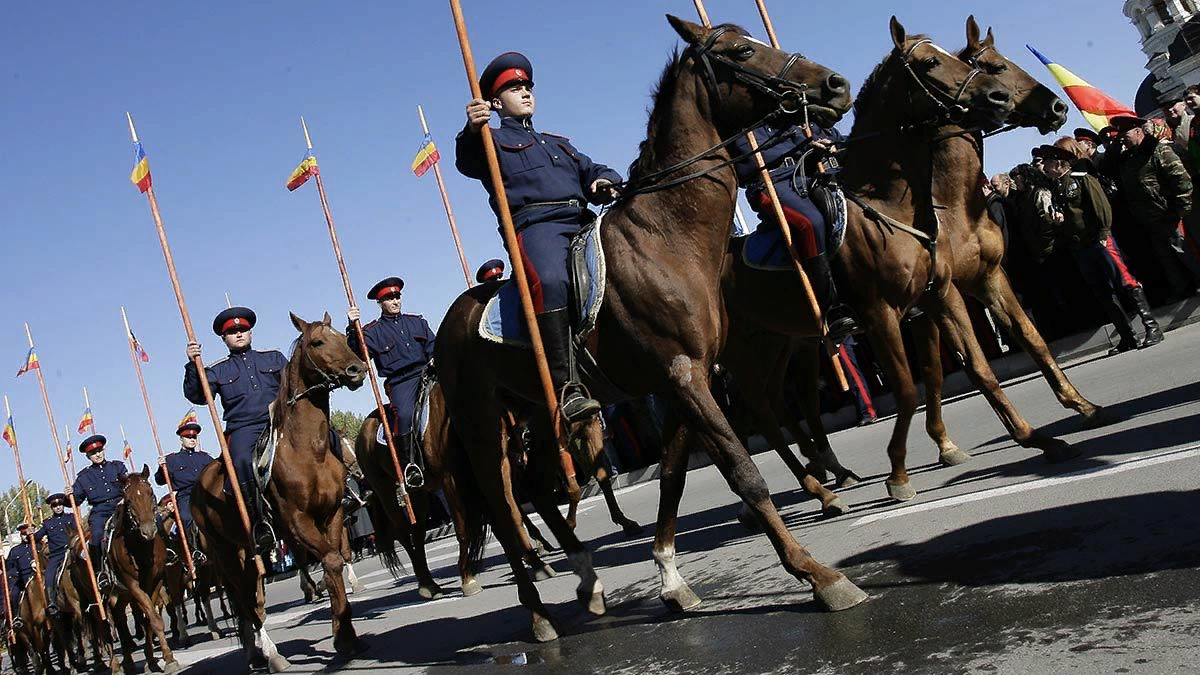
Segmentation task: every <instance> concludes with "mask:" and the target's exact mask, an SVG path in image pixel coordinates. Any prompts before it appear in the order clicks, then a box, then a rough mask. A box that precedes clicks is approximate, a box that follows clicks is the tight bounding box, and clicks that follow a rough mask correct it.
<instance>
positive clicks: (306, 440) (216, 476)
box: [192, 313, 366, 672]
mask: <svg viewBox="0 0 1200 675" xmlns="http://www.w3.org/2000/svg"><path fill="white" fill-rule="evenodd" d="M291 318H292V325H294V326H295V327H296V330H297V331H299V332H300V337H299V338H297V340H296V343H295V346H294V347H293V350H292V355H291V359H290V361H289V363H288V366H287V368H286V369H285V370H284V374H283V380H282V382H281V384H280V387H279V396H278V398H276V400H275V402H274V403H273V404H272V406H273V407H272V410H273V415H274V416H273V418H272V423H271V429H270V432H269V433H271V434H273V435H274V438H275V461H274V464H273V467H272V472H271V479H270V482H269V483H268V485H267V488H266V497H267V501H268V503H269V504H270V505H271V509H272V510H273V511H274V513H275V520H276V522H277V523H279V524H280V525H281V526H282V527H281V535H282V536H283V538H284V540H285V541H286V542H287V544H288V546H289V548H291V549H292V550H293V551H297V552H303V555H306V556H309V557H311V558H313V559H316V560H320V561H321V563H322V566H323V567H324V572H325V584H326V586H327V587H328V589H329V594H330V603H331V605H332V612H331V613H332V619H333V638H334V639H333V644H334V649H336V650H337V652H338V654H341V655H351V654H355V653H357V652H359V651H360V650H361V648H362V645H361V643H360V641H359V640H358V636H357V635H356V634H355V632H354V626H353V624H352V623H351V617H350V604H349V603H348V602H347V601H346V588H345V585H344V584H343V582H342V567H343V564H344V561H343V559H342V553H341V544H342V535H343V530H344V526H343V524H344V516H343V509H342V496H343V491H344V489H345V480H346V467H345V465H344V464H342V462H341V461H340V460H339V459H338V458H337V456H336V454H335V453H334V452H332V450H333V447H332V445H331V437H330V436H331V435H330V433H329V432H330V425H329V396H330V392H331V391H332V390H333V389H336V388H339V387H348V388H350V389H357V388H358V387H360V386H362V383H363V380H364V379H365V376H366V364H364V363H363V362H362V360H360V359H359V358H358V357H357V356H356V355H355V354H354V352H353V351H351V350H350V347H349V346H348V345H347V344H346V336H345V335H342V334H341V333H339V332H338V331H336V330H334V329H333V328H332V327H331V326H330V323H331V320H330V318H329V314H328V313H326V314H325V317H324V320H322V321H318V322H315V323H308V322H306V321H304V320H303V319H301V318H300V317H298V316H296V315H295V314H292V315H291ZM224 485H225V468H224V464H223V463H222V462H213V463H212V464H210V465H209V466H208V467H207V468H205V469H204V471H203V473H201V474H200V480H199V482H198V484H197V486H196V488H195V489H194V490H193V492H192V517H193V518H194V519H195V521H196V524H197V527H198V528H199V531H200V534H201V537H200V539H201V546H202V548H203V550H204V551H205V553H206V554H207V555H208V558H209V561H210V563H211V564H213V565H214V566H215V567H216V570H217V572H218V574H220V576H221V579H222V580H223V582H224V584H225V589H226V591H227V593H228V596H229V600H230V603H231V604H232V605H233V610H234V613H235V614H236V615H237V617H238V619H239V627H238V635H239V637H240V639H241V640H242V645H243V648H244V651H245V654H246V659H247V662H248V663H249V665H250V666H251V667H258V666H261V665H263V663H264V662H265V664H266V665H267V667H269V668H270V670H271V672H279V671H280V670H283V669H285V668H287V667H288V666H289V665H290V664H289V663H288V661H287V659H286V658H284V657H283V656H282V655H281V654H280V653H279V651H278V650H277V649H276V647H275V643H274V642H273V641H272V640H271V638H270V636H269V635H268V634H267V630H266V623H265V622H266V609H265V602H266V590H265V587H264V585H263V578H262V577H261V576H260V575H259V574H258V570H257V569H256V567H255V565H254V562H253V557H252V556H253V554H252V552H251V551H250V550H249V548H248V546H249V542H248V541H247V540H246V533H245V530H244V529H243V528H242V524H241V521H240V516H239V515H238V512H237V508H236V505H235V504H234V503H233V499H232V498H231V497H229V496H228V495H226V494H225V490H224Z"/></svg>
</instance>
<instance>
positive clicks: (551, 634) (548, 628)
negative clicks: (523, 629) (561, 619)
mask: <svg viewBox="0 0 1200 675" xmlns="http://www.w3.org/2000/svg"><path fill="white" fill-rule="evenodd" d="M533 639H534V641H535V642H553V641H555V640H557V639H558V631H556V630H554V624H552V623H550V619H546V618H541V617H537V618H534V620H533Z"/></svg>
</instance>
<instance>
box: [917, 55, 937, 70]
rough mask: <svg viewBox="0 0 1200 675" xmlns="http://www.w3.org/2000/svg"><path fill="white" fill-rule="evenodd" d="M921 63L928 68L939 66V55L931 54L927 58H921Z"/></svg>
mask: <svg viewBox="0 0 1200 675" xmlns="http://www.w3.org/2000/svg"><path fill="white" fill-rule="evenodd" d="M920 63H921V65H922V66H925V67H926V68H933V67H935V66H937V64H938V57H936V56H930V57H929V58H927V59H921V61H920Z"/></svg>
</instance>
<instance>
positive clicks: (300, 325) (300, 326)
mask: <svg viewBox="0 0 1200 675" xmlns="http://www.w3.org/2000/svg"><path fill="white" fill-rule="evenodd" d="M288 316H290V317H292V325H293V326H295V327H296V330H298V331H300V332H301V333H303V332H304V329H305V328H307V327H308V323H307V322H305V321H304V319H301V318H300V317H298V316H296V314H295V312H288Z"/></svg>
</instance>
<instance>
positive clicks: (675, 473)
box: [652, 425, 700, 612]
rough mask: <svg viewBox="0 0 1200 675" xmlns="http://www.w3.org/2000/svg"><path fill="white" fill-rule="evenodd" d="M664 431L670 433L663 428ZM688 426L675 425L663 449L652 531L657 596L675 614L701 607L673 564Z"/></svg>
mask: <svg viewBox="0 0 1200 675" xmlns="http://www.w3.org/2000/svg"><path fill="white" fill-rule="evenodd" d="M664 431H670V430H669V429H666V430H664ZM690 436H691V434H690V432H689V431H688V429H687V427H684V426H682V425H677V426H676V428H675V431H674V433H673V434H667V438H668V439H670V440H668V442H667V445H666V447H665V448H664V450H663V456H662V461H661V463H660V464H659V467H660V470H659V478H658V522H657V524H656V526H655V529H654V547H653V549H652V555H653V556H654V564H655V565H656V566H657V567H658V576H659V591H658V597H659V599H660V600H662V602H663V604H665V605H666V606H667V607H668V608H669V609H671V610H672V611H675V612H682V611H684V610H688V609H692V608H693V607H696V606H697V605H699V604H700V596H698V595H696V594H695V593H694V592H692V589H691V587H689V586H688V584H687V582H686V581H684V579H683V576H682V575H680V574H679V568H678V567H676V565H675V523H676V520H677V518H678V516H679V500H680V499H681V498H682V497H683V486H684V483H685V482H686V480H687V450H688V448H689V445H688V442H689V440H690Z"/></svg>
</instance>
